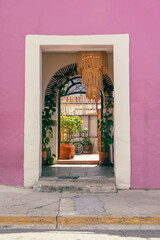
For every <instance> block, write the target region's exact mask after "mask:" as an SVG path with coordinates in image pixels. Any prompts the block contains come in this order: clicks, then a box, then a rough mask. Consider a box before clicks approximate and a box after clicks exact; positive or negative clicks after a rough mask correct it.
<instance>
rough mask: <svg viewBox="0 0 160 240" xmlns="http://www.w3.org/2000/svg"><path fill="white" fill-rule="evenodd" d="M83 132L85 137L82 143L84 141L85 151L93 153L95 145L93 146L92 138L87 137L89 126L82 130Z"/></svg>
mask: <svg viewBox="0 0 160 240" xmlns="http://www.w3.org/2000/svg"><path fill="white" fill-rule="evenodd" d="M81 133H82V136H84V138H83V140H82V143H83V146H84V152H85V153H89V154H91V153H92V149H93V146H92V143H91V140H90V138H89V137H87V134H88V128H84V129H83V130H81Z"/></svg>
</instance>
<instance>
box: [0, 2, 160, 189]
mask: <svg viewBox="0 0 160 240" xmlns="http://www.w3.org/2000/svg"><path fill="white" fill-rule="evenodd" d="M159 13H160V1H159V0H129V1H128V0H81V1H79V0H68V1H65V0H59V1H56V0H34V1H33V0H25V1H21V0H14V1H13V0H7V1H6V0H1V1H0V150H1V151H0V184H6V185H16V186H22V185H23V160H24V90H25V36H26V35H27V34H42V35H44V34H46V35H87V34H123V33H129V35H130V114H131V187H132V188H153V189H156V188H160V177H159V173H160V160H159V159H160V108H159V105H160V66H159V64H160V45H159V43H160V15H159ZM124 88H125V86H124ZM122 166H123V162H122ZM123 167H125V166H123Z"/></svg>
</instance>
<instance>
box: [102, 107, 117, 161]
mask: <svg viewBox="0 0 160 240" xmlns="http://www.w3.org/2000/svg"><path fill="white" fill-rule="evenodd" d="M109 105H110V103H108V105H107V106H106V113H105V114H104V115H103V119H102V120H101V121H98V128H99V129H100V131H101V151H100V152H99V165H109V151H110V145H111V144H112V143H113V136H112V126H113V120H112V119H111V117H112V114H111V113H109V111H108V106H109Z"/></svg>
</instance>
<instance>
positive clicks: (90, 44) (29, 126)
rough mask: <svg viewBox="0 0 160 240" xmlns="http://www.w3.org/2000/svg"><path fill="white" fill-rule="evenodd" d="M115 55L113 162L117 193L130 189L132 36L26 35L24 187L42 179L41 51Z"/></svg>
mask: <svg viewBox="0 0 160 240" xmlns="http://www.w3.org/2000/svg"><path fill="white" fill-rule="evenodd" d="M107 45H112V46H113V54H114V58H113V59H114V162H115V167H114V168H115V179H116V186H117V188H118V189H129V188H130V175H131V174H130V171H131V162H130V104H129V35H128V34H120V35H119V34H118V35H81V36H51V35H27V36H26V53H25V127H24V186H25V187H32V186H33V185H34V183H35V181H37V180H38V179H39V176H41V162H42V160H41V159H42V147H41V145H42V144H41V111H42V109H41V108H42V104H41V102H42V96H41V95H42V91H41V90H42V63H41V62H42V51H43V50H46V48H47V49H52V51H58V52H66V51H84V50H86V51H87V50H92V51H94V50H95V51H96V50H105V47H106V46H107Z"/></svg>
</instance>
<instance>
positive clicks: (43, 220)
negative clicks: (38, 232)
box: [0, 216, 160, 229]
mask: <svg viewBox="0 0 160 240" xmlns="http://www.w3.org/2000/svg"><path fill="white" fill-rule="evenodd" d="M102 224H103V225H104V224H106V225H109V224H113V225H160V217H158V216H152V217H151V216H149V217H133V216H132V217H126V216H120V217H117V216H113V217H111V216H73V217H71V216H45V217H38V216H0V225H55V226H56V229H58V227H60V226H62V227H67V226H87V225H88V226H91V225H102Z"/></svg>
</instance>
